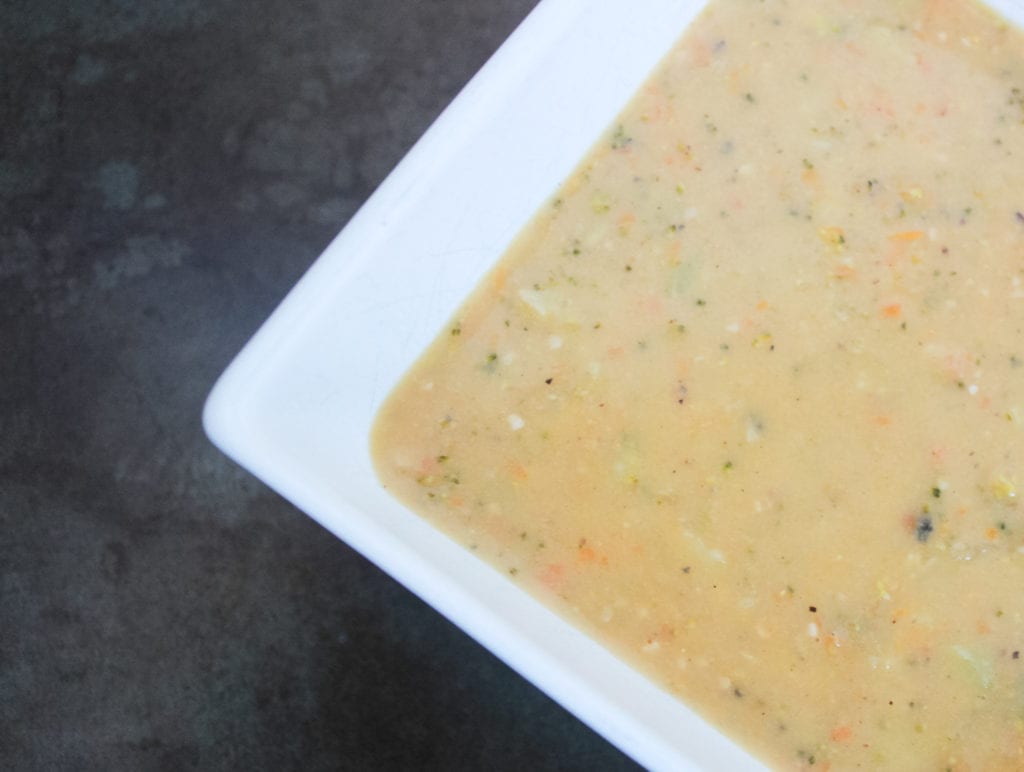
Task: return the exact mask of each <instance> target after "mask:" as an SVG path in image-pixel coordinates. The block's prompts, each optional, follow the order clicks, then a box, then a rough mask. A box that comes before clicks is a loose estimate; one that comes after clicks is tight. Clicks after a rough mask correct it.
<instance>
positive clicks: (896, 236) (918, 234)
mask: <svg viewBox="0 0 1024 772" xmlns="http://www.w3.org/2000/svg"><path fill="white" fill-rule="evenodd" d="M923 236H924V231H900V232H899V233H893V234H891V235H890V236H889V240H890V241H917V240H918V239H919V238H922V237H923Z"/></svg>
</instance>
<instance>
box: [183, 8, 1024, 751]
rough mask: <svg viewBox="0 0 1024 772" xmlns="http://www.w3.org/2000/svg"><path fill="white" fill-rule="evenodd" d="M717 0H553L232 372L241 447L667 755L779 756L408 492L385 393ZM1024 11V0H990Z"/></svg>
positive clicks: (547, 679)
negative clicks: (406, 498)
mask: <svg viewBox="0 0 1024 772" xmlns="http://www.w3.org/2000/svg"><path fill="white" fill-rule="evenodd" d="M703 5H704V3H703V2H701V1H700V0H634V2H631V3H629V4H628V8H627V6H626V4H625V3H622V2H611V0H608V1H602V2H598V3H595V2H592V0H543V2H541V3H540V5H538V6H537V8H536V9H535V10H534V11H533V13H531V14H530V16H529V17H528V18H527V19H526V20H525V21H524V22H523V23H522V25H521V26H520V27H519V28H518V29H517V30H516V32H515V33H514V34H513V35H512V36H511V37H510V38H509V39H508V41H507V42H506V43H505V44H504V45H503V46H502V48H501V49H500V50H499V51H498V52H497V53H496V54H495V55H494V57H493V58H492V59H491V60H490V61H489V62H488V63H487V65H486V66H485V67H484V68H483V69H482V70H481V71H480V72H479V73H478V74H477V75H476V77H474V78H473V80H472V81H471V82H470V83H469V85H467V86H466V88H465V89H464V90H463V92H462V93H461V94H460V95H459V97H458V98H457V99H456V100H455V101H454V102H453V103H452V104H451V106H450V107H449V108H448V109H447V110H446V111H445V112H444V113H443V114H442V115H441V117H440V118H439V119H438V120H437V121H436V123H435V124H434V125H433V126H432V127H431V129H430V130H429V131H428V132H427V133H426V134H425V135H424V136H423V138H422V139H421V140H420V141H419V142H418V143H417V144H416V146H415V147H414V148H413V149H412V150H411V151H410V152H409V154H408V155H407V156H406V158H405V159H404V160H403V161H402V162H401V164H399V166H398V167H397V168H396V169H395V171H394V172H393V173H392V174H391V175H390V176H389V177H388V179H387V180H386V181H385V182H384V184H383V185H381V187H380V188H379V189H378V190H377V192H376V193H374V195H373V196H372V197H371V198H370V199H369V201H368V202H367V203H366V205H365V206H363V208H362V209H361V210H360V211H359V213H358V214H357V215H356V216H355V217H353V218H352V220H351V221H350V222H349V224H348V225H347V226H346V228H345V229H344V230H343V231H342V232H341V234H339V236H338V237H337V238H336V239H335V240H334V242H333V243H332V244H331V245H330V246H329V247H328V248H327V250H326V251H325V252H324V254H323V255H322V256H321V257H320V258H319V259H318V260H317V262H316V263H315V264H314V265H313V267H312V268H311V269H310V270H309V272H308V273H307V274H306V275H305V276H304V277H303V278H302V280H301V281H300V282H299V283H298V285H297V286H296V287H295V288H294V290H293V291H292V292H291V293H290V294H289V295H288V297H287V298H286V299H285V300H284V302H283V303H282V304H281V306H280V307H279V308H278V309H277V310H276V311H275V312H274V314H273V315H272V316H271V318H270V319H269V320H268V321H267V322H266V323H265V324H264V325H263V327H262V328H261V329H260V330H259V332H258V333H257V334H256V335H255V337H253V339H252V340H251V341H250V342H249V343H248V345H246V347H245V349H244V350H243V351H242V352H241V353H240V354H239V355H238V357H237V358H236V359H235V361H234V362H233V363H232V364H231V366H230V367H229V368H228V369H227V371H226V372H225V373H224V374H223V376H222V377H221V378H220V380H219V381H218V383H217V385H216V387H215V388H214V390H213V393H212V394H211V395H210V398H209V400H208V401H207V404H206V408H205V412H204V416H203V418H204V423H205V426H206V430H207V433H208V434H209V436H210V437H211V439H212V440H213V441H214V442H215V443H216V444H217V445H218V446H219V447H220V448H221V449H222V450H223V451H224V452H225V453H226V454H228V455H229V456H231V457H232V458H234V459H235V460H236V461H237V462H238V463H240V464H241V465H242V466H244V467H246V468H247V469H249V470H250V471H251V472H253V473H254V474H255V475H256V476H258V477H260V478H261V479H262V480H263V481H265V482H266V483H267V484H268V485H270V486H271V487H272V488H274V489H275V490H277V491H278V492H279V493H281V494H282V495H283V496H285V497H286V498H288V499H289V500H291V501H292V502H293V503H295V504H296V505H297V506H298V507H300V508H301V509H303V510H305V511H306V512H308V513H309V514H310V515H311V516H312V517H314V518H315V519H316V520H318V521H319V522H320V523H322V524H323V525H324V526H325V527H326V528H328V529H329V530H330V531H332V532H333V533H335V534H337V535H338V536H339V537H340V538H342V539H344V540H345V541H346V542H348V543H349V544H350V545H352V546H353V547H354V548H356V549H357V550H359V551H360V552H362V553H363V554H364V555H366V556H367V557H368V558H369V559H370V560H372V561H374V562H375V563H376V564H377V565H379V566H380V567H381V568H383V569H384V570H385V571H387V572H388V573H389V574H391V575H392V576H394V577H395V578H396V579H398V580H399V581H401V582H402V583H403V584H405V585H406V586H407V587H408V588H410V589H411V590H412V591H413V592H415V593H417V594H418V595H419V596H421V597H422V598H423V599H425V600H426V601H427V602H428V603H430V604H431V605H433V606H434V607H435V608H436V609H437V610H438V611H440V612H441V613H442V614H444V615H445V616H447V617H448V618H449V619H451V620H452V621H454V622H455V623H456V624H457V625H459V626H460V627H462V628H463V629H464V630H466V631H467V632H468V633H469V634H471V635H472V636H473V637H475V638H476V639H477V640H479V641H480V642H481V643H482V644H483V645H485V646H486V647H487V648H489V649H490V650H491V651H493V652H494V653H495V654H497V655H498V656H499V657H501V658H502V659H503V660H504V661H505V662H507V663H508V664H509V665H511V666H512V667H513V668H515V669H516V670H518V671H519V672H520V673H522V674H523V675H524V676H525V677H526V678H528V679H530V680H531V681H532V682H533V683H535V684H536V685H537V686H539V687H540V688H541V689H543V690H544V691H545V692H547V693H548V694H550V695H551V696H552V697H553V698H555V699H556V700H558V701H559V702H560V703H561V704H562V705H564V706H565V707H566V708H568V709H569V710H570V711H572V712H573V713H575V714H576V715H577V716H579V717H580V718H581V719H582V720H583V721H585V722H586V723H587V724H589V725H590V726H591V727H593V728H594V729H595V730H596V731H597V732H598V733H600V734H601V735H603V736H604V737H605V738H607V739H608V740H609V741H611V742H612V743H614V744H615V745H617V746H618V747H619V748H621V749H622V750H623V751H625V752H626V753H628V754H629V755H631V756H632V757H633V758H635V759H636V760H637V761H638V762H640V763H641V764H643V765H644V766H647V767H649V768H652V769H673V770H696V769H730V770H742V769H763V766H761V765H760V764H759V763H758V762H757V761H755V760H754V759H753V758H751V757H750V756H749V755H748V754H747V753H746V752H745V751H744V750H742V749H741V748H740V747H738V746H737V745H736V744H734V743H733V742H731V741H730V740H729V739H728V738H726V737H725V736H724V735H722V734H721V733H720V732H719V731H718V730H717V729H715V728H714V727H712V726H711V725H709V724H708V723H706V722H705V721H704V720H703V719H701V718H700V717H699V716H698V715H697V714H695V713H694V712H693V711H691V710H690V709H688V708H687V707H686V706H685V705H683V704H682V703H681V702H679V701H678V700H676V699H675V698H673V697H671V696H669V695H668V694H667V693H666V692H664V691H662V690H661V689H660V688H658V687H656V686H654V685H653V684H652V683H651V682H649V681H648V680H646V679H645V678H644V677H642V676H640V675H639V674H638V673H637V672H636V671H634V670H632V669H631V668H629V667H628V666H626V665H625V664H624V663H623V662H622V661H621V660H619V659H617V658H616V657H614V656H613V655H612V654H610V653H609V652H608V651H606V650H605V649H603V648H602V647H601V646H599V645H598V644H597V643H595V642H594V641H593V640H591V639H590V638H588V637H586V636H584V635H583V634H582V633H580V632H579V631H577V630H576V629H575V628H573V627H571V626H570V625H569V624H568V623H566V622H564V621H563V620H562V619H561V618H560V617H558V616H556V615H555V614H554V613H552V612H551V611H549V610H548V609H547V608H545V607H544V606H542V605H541V604H539V603H538V602H537V601H535V600H534V599H533V598H531V597H530V596H529V595H527V594H526V593H525V592H523V591H522V590H521V589H520V588H519V587H518V586H517V585H515V584H513V583H512V582H511V581H509V579H508V578H507V576H505V575H504V574H502V573H501V572H499V571H497V570H495V569H493V568H492V567H491V566H490V565H488V564H486V563H484V562H482V561H480V560H479V559H478V558H476V557H474V556H473V555H472V554H471V553H469V552H468V551H466V550H465V549H463V548H462V547H460V546H459V545H457V544H456V543H455V542H453V541H451V540H450V539H449V538H447V537H446V536H444V535H442V534H441V533H440V532H438V531H436V530H435V529H434V528H433V527H432V526H430V525H428V524H427V523H426V522H425V521H423V520H421V519H420V518H419V517H417V516H416V515H414V514H413V513H411V512H410V511H409V510H407V509H406V508H405V507H403V506H402V505H400V504H399V503H398V502H396V501H395V500H394V499H392V498H391V497H390V496H389V495H388V494H387V493H386V492H385V491H384V490H383V489H382V488H381V486H380V485H379V483H378V482H377V479H376V477H375V475H374V471H373V468H372V465H371V459H370V455H369V446H368V438H369V433H370V426H371V422H372V420H373V418H374V415H375V413H376V411H377V408H378V406H379V405H380V403H381V400H382V399H383V398H384V397H385V396H386V395H387V393H388V392H389V391H390V390H391V388H392V387H393V386H394V385H395V384H396V383H397V381H398V380H399V378H400V377H401V375H402V374H403V373H404V371H405V370H406V369H407V368H408V367H409V365H411V363H412V362H413V360H414V359H415V358H416V357H417V356H418V355H419V354H420V353H421V351H422V350H423V349H424V348H425V347H426V345H427V344H428V343H429V342H430V341H431V340H432V339H433V337H434V336H435V335H436V334H437V332H438V331H439V330H440V329H441V328H442V325H443V324H444V323H445V321H446V320H447V319H448V318H449V317H450V316H451V315H452V314H453V313H454V311H455V309H456V308H457V306H458V305H459V304H460V303H461V301H462V300H463V299H464V298H465V296H466V295H468V294H469V292H470V291H471V290H472V289H473V288H474V286H475V285H476V283H477V281H478V280H479V279H480V277H481V276H482V275H483V274H484V273H485V272H486V271H487V270H488V268H489V267H490V266H491V265H492V264H493V263H494V262H495V261H496V260H497V259H498V258H499V257H500V256H501V254H502V253H503V252H504V250H505V249H506V247H507V246H508V244H509V243H510V242H511V240H512V239H513V237H514V236H515V235H516V234H517V232H518V231H519V230H520V228H521V227H522V226H523V225H524V224H525V223H526V222H527V221H528V220H529V219H530V217H531V216H532V215H533V213H534V211H535V210H536V209H537V208H538V207H539V206H540V205H541V204H542V203H543V202H544V201H545V199H547V198H548V197H549V196H550V195H551V194H552V193H553V192H554V190H555V189H556V188H557V186H558V185H559V184H560V183H561V182H562V180H563V179H564V178H565V177H566V176H567V175H568V174H569V173H570V171H571V170H572V169H573V168H574V167H575V165H576V164H577V162H578V161H579V160H580V158H581V157H582V156H583V155H584V154H585V153H586V151H587V150H588V149H589V148H590V147H591V145H592V144H593V143H594V141H595V140H596V139H597V138H598V137H599V136H600V135H601V133H602V132H603V131H604V130H605V129H606V128H607V126H608V125H609V124H610V123H611V121H612V120H613V118H614V117H615V115H616V114H617V113H618V112H619V111H620V110H621V109H622V108H623V106H624V105H625V103H626V102H627V100H628V99H629V97H630V96H631V95H632V94H633V92H634V91H635V90H636V89H637V88H638V87H639V86H640V85H641V83H642V82H643V81H644V80H645V79H646V76H647V75H648V74H649V73H650V71H651V70H652V69H653V68H654V66H655V65H656V64H657V63H658V61H659V60H660V59H661V57H662V56H663V54H664V53H666V52H667V50H668V48H669V47H670V46H671V45H672V43H673V42H675V40H676V39H677V38H678V37H679V35H680V34H682V32H683V30H684V29H685V27H686V26H687V24H688V23H689V22H690V20H691V19H692V18H693V17H694V16H695V15H696V14H697V13H698V12H699V10H700V9H701V7H702V6H703ZM991 5H992V6H993V7H994V8H996V9H997V10H999V11H1001V12H1002V13H1003V14H1004V15H1006V16H1007V17H1009V18H1011V19H1013V20H1015V21H1018V22H1022V21H1024V5H1021V2H1020V0H992V2H991Z"/></svg>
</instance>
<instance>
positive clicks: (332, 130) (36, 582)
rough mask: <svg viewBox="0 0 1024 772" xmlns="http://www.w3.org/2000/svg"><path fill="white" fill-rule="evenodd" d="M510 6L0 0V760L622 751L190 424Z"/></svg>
mask: <svg viewBox="0 0 1024 772" xmlns="http://www.w3.org/2000/svg"><path fill="white" fill-rule="evenodd" d="M532 5H533V0H500V1H499V0H488V1H487V2H481V1H480V0H423V1H422V2H415V1H414V0H405V1H401V0H334V1H333V2H332V1H331V0H295V1H293V2H283V1H280V2H271V1H270V0H251V1H250V2H237V1H236V2H229V1H228V0H81V1H80V2H73V1H71V2H68V1H67V0H65V1H64V2H61V1H60V0H38V1H35V0H0V374H2V377H0V768H2V769H20V768H24V769H186V768H195V767H201V768H204V769H206V768H210V769H215V768H234V769H249V768H263V769H335V768H349V769H390V768H435V769H509V770H511V769H515V770H522V769H614V768H629V767H630V766H631V765H630V764H629V762H628V761H626V760H625V759H624V758H623V757H621V756H620V755H619V754H618V753H617V752H616V751H614V750H613V749H612V748H610V747H609V746H608V745H607V744H605V743H604V742H602V741H601V740H599V739H598V738H597V737H595V736H594V735H593V734H591V733H590V732H589V731H588V730H586V729H585V728H583V727H582V726H581V725H580V724H578V723H577V722H576V721H575V720H573V719H572V718H570V717H569V716H568V715H567V714H565V713H564V712H563V711H561V710H560V709H559V708H557V707H556V706H554V705H553V704H552V703H551V702H550V701H549V700H547V699H546V698H545V697H543V696H542V695H541V694H540V693H538V692H537V691H536V690H534V689H533V688H532V687H530V686H529V685H527V684H526V683H525V682H524V681H522V680H521V679H520V678H519V677H518V676H516V675H514V674H513V673H511V671H509V670H508V669H507V668H505V667H504V666H503V665H501V664H500V663H498V662H497V661H496V660H495V659H493V658H492V657H491V656H490V655H488V654H487V653H485V652H484V651H483V650H482V649H481V648H480V647H479V646H477V645H476V644H474V643H472V642H471V641H470V640H469V639H467V638H466V637H465V636H464V635H463V634H462V633H460V632H459V631H457V630H455V629H454V628H452V627H451V626H450V625H449V624H447V623H446V622H445V621H444V620H442V619H441V618H440V617H439V616H438V615H437V614H435V613H434V612H433V611H431V610H430V609H428V608H427V607H425V606H424V605H423V604H422V603H420V602H419V601H418V600H416V599H415V598H413V597H412V596H411V595H410V594H409V593H407V592H406V591H405V590H403V589H401V588H400V587H398V586H397V585H396V584H395V583H393V582H392V581H391V580H390V579H388V578H387V577H385V576H384V575H382V574H381V573H380V572H379V571H377V570H376V569H375V568H374V567H372V566H370V565H369V564H367V563H366V562H365V561H364V560H363V559H361V558H360V557H359V556H357V555H356V554H354V553H353V552H352V551H351V550H349V549H348V548H347V547H346V546H344V545H343V544H342V543H340V542H338V541H337V540H335V539H334V538H333V537H332V536H330V535H329V534H327V533H326V532H325V531H323V530H321V529H320V528H319V527H318V526H316V525H315V524H314V523H313V522H312V521H310V520H308V519H307V518H306V517H305V516H303V515H301V514H300V513H299V512H297V511H296V510H295V509H293V508H292V507H290V506H289V505H288V504H286V503H285V502H283V501H282V500H281V499H280V498H278V497H277V496H275V495H274V494H272V493H270V492H269V491H268V490H267V489H266V488H264V487H263V486H262V485H261V484H260V483H258V482H257V481H255V480H254V479H253V478H251V477H249V476H248V475H247V474H245V473H244V472H242V471H241V470H239V469H238V468H237V467H235V466H234V465H233V464H232V463H231V462H229V461H228V460H226V459H225V458H224V457H222V456H221V455H219V454H218V453H217V451H215V450H214V449H213V447H212V446H211V445H210V444H209V443H208V441H207V440H206V439H205V437H204V436H203V434H202V431H201V428H200V410H201V407H202V402H203V400H204V398H205V396H206V394H207V392H208V390H209V388H210V386H211V385H212V383H213V381H214V379H215V378H216V376H217V375H218V374H219V372H220V371H221V370H222V369H223V367H224V366H225V365H226V364H227V363H228V361H229V360H230V358H231V357H232V356H233V355H234V353H236V351H237V350H238V349H239V348H240V347H241V345H242V344H243V343H244V342H245V340H246V339H247V337H248V336H249V335H250V334H251V333H252V332H253V331H254V330H255V329H256V327H257V326H258V325H259V323H260V322H261V321H262V320H263V319H264V318H265V317H266V315H267V314H268V313H269V312H270V311H271V310H272V308H273V307H274V305H275V304H276V303H277V302H278V301H279V300H280V299H281V298H282V297H283V295H284V293H285V292H286V291H287V289H288V288H289V287H290V285H291V284H292V283H293V282H294V281H295V280H296V279H297V278H298V277H299V276H300V275H301V273H302V272H303V270H304V269H305V268H306V267H307V266H308V265H309V264H310V263H311V262H312V261H313V260H314V259H315V258H316V256H317V255H318V254H319V252H320V251H321V249H322V248H323V247H324V246H325V245H326V243H327V242H328V241H329V239H330V238H331V237H332V236H333V235H334V234H335V233H336V231H337V230H338V229H339V228H340V226H341V225H342V224H343V223H344V221H345V220H346V219H347V218H348V217H349V216H351V215H352V213H353V212H354V211H355V210H356V208H357V207H358V206H359V205H360V203H361V202H362V201H363V200H364V199H365V198H366V197H367V196H368V195H369V193H370V192H371V191H372V190H373V188H374V187H375V186H376V185H377V184H378V183H379V182H380V180H381V179H382V178H383V176H384V175H385V174H386V173H387V172H388V170H389V169H390V168H391V167H392V166H393V165H394V164H395V163H396V162H397V161H398V159H399V158H400V157H401V155H402V154H403V153H404V152H405V151H406V150H407V149H408V147H409V146H410V145H411V144H412V143H413V142H414V141H415V139H416V137H417V136H418V135H419V134H420V133H421V132H422V130H423V129H425V128H426V126H427V125H428V123H429V122H430V120H432V118H433V117H434V116H435V115H436V114H437V113H438V112H439V110H440V109H441V108H442V107H443V106H444V104H446V103H447V101H448V100H449V99H450V98H451V97H452V96H453V95H454V94H455V93H456V91H457V90H458V88H459V87H460V86H461V85H462V84H463V83H464V82H465V80H466V79H467V78H468V77H469V76H470V75H471V74H472V73H473V72H474V71H475V70H476V69H477V68H478V67H479V66H480V65H481V64H482V63H483V61H484V60H485V59H486V57H487V56H488V55H489V54H490V53H491V52H492V51H493V50H494V48H496V47H497V45H498V44H499V43H500V41H501V40H502V39H503V38H504V37H505V36H506V35H507V34H508V33H509V32H510V31H511V30H512V29H513V27H514V26H515V25H516V23H518V21H519V20H520V19H521V18H522V17H523V16H524V15H525V14H526V13H527V11H528V10H529V8H530V7H531V6H532Z"/></svg>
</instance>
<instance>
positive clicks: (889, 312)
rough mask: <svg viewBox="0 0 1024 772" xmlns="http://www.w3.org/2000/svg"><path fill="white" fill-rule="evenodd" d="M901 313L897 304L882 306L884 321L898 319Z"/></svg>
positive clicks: (901, 310)
mask: <svg viewBox="0 0 1024 772" xmlns="http://www.w3.org/2000/svg"><path fill="white" fill-rule="evenodd" d="M902 313H903V307H902V306H901V305H900V304H899V303H890V304H889V305H887V306H882V316H884V317H885V318H886V319H898V318H899V317H900V315H901V314H902Z"/></svg>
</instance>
